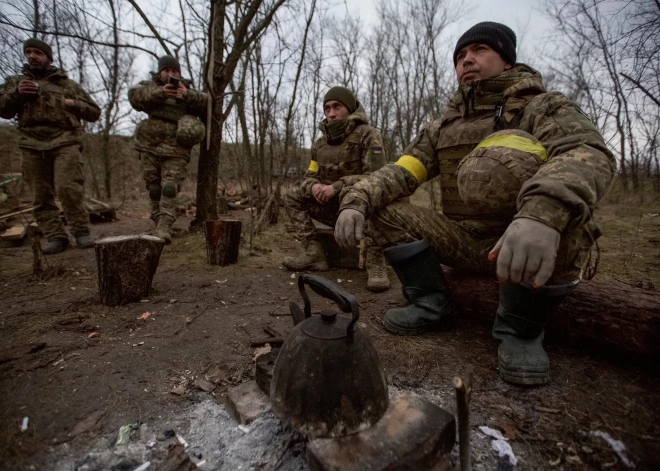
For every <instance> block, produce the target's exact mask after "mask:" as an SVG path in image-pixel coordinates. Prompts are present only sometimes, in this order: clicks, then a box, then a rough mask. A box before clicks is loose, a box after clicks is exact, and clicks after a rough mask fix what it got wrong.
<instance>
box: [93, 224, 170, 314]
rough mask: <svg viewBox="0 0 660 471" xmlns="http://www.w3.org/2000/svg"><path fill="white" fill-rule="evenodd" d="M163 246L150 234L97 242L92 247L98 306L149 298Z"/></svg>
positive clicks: (161, 242)
mask: <svg viewBox="0 0 660 471" xmlns="http://www.w3.org/2000/svg"><path fill="white" fill-rule="evenodd" d="M163 247H165V241H164V240H163V239H160V238H158V237H154V236H149V235H139V236H138V235H129V236H117V237H106V238H105V239H101V240H97V241H96V243H95V244H94V248H95V249H96V265H97V268H98V278H99V292H100V295H101V303H102V304H105V305H106V306H120V305H122V304H127V303H131V302H136V301H139V300H140V299H143V298H146V297H147V296H149V293H150V292H151V281H152V280H153V278H154V274H155V273H156V269H157V268H158V262H159V261H160V254H161V253H162V251H163Z"/></svg>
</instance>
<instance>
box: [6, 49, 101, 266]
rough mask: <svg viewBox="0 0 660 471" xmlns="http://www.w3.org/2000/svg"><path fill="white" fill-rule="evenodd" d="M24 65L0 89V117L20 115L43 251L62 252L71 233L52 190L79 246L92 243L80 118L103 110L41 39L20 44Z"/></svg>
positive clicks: (91, 119) (26, 174)
mask: <svg viewBox="0 0 660 471" xmlns="http://www.w3.org/2000/svg"><path fill="white" fill-rule="evenodd" d="M23 53H24V54H25V59H26V60H27V64H25V65H24V66H23V70H22V74H21V75H13V76H11V77H9V78H7V81H6V82H5V84H4V85H3V86H2V88H1V89H0V116H1V117H2V118H5V119H11V118H14V117H16V116H18V131H19V133H20V140H19V144H18V145H19V147H20V149H21V156H22V171H23V176H24V177H25V180H26V181H27V183H28V185H29V186H30V189H31V190H32V193H33V195H34V204H35V210H34V214H35V217H36V218H37V223H38V224H39V227H40V228H41V230H42V231H43V233H44V235H45V236H46V238H47V239H48V242H47V244H46V245H45V246H44V247H43V252H44V253H45V254H55V253H58V252H63V251H64V250H66V249H67V247H68V246H69V237H68V236H67V233H66V231H65V230H64V227H63V225H62V222H61V221H60V209H59V208H58V207H57V204H55V188H56V185H57V196H58V197H59V199H60V201H61V203H62V208H63V209H64V214H65V216H66V218H67V221H68V223H69V227H70V229H71V232H72V234H73V236H74V237H75V238H76V244H77V245H78V247H79V248H82V249H84V248H88V247H92V246H93V245H94V239H93V238H92V236H91V235H90V233H89V215H88V214H87V212H86V211H85V207H84V206H83V197H84V188H83V185H84V183H85V178H84V175H83V167H82V158H81V155H80V151H81V149H82V141H81V135H82V126H81V124H80V120H81V119H83V120H85V121H89V122H94V121H96V120H98V119H99V116H100V115H101V110H100V108H99V107H98V105H97V104H96V103H94V100H92V99H91V97H90V96H89V95H88V94H87V93H86V92H85V91H84V90H83V89H82V88H81V87H80V85H78V84H77V83H76V82H74V81H73V80H70V79H69V78H68V77H67V75H66V73H65V72H64V71H63V70H61V69H59V68H57V67H54V66H53V65H52V63H53V51H52V49H51V47H50V45H48V44H47V43H45V42H44V41H41V40H39V39H35V38H32V39H28V40H27V41H25V42H24V43H23Z"/></svg>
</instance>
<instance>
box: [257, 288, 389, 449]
mask: <svg viewBox="0 0 660 471" xmlns="http://www.w3.org/2000/svg"><path fill="white" fill-rule="evenodd" d="M305 285H307V286H309V287H310V288H311V289H312V291H314V292H315V293H317V294H318V295H320V296H322V297H324V298H327V299H330V300H332V301H334V302H335V303H336V304H337V307H339V309H340V310H341V311H342V312H345V313H350V314H351V316H352V317H350V318H349V317H346V316H342V315H338V313H337V312H335V311H331V310H328V311H323V312H321V313H320V315H314V316H313V315H312V307H311V303H310V300H309V296H308V294H307V292H306V291H305ZM298 290H299V291H300V295H301V296H302V298H303V301H304V303H305V307H304V311H303V310H302V309H300V307H299V306H298V305H297V304H295V303H291V304H290V305H289V306H290V309H291V315H292V317H293V319H294V323H295V324H296V325H295V327H294V329H293V331H292V332H291V333H290V334H289V336H288V337H287V338H286V340H285V341H284V344H283V345H282V348H281V350H280V353H279V355H278V357H277V361H276V363H275V369H274V371H273V379H272V382H271V386H270V400H271V407H272V409H273V412H274V413H275V415H277V417H279V419H280V420H282V421H283V422H284V423H286V424H288V425H289V426H291V427H292V428H294V429H296V430H298V431H299V432H301V433H303V434H305V435H307V436H309V437H310V438H318V437H340V436H345V435H351V434H354V433H357V432H360V431H361V430H364V429H366V428H369V427H370V426H372V425H373V424H375V423H376V422H377V421H378V420H379V419H380V418H381V416H382V415H383V414H384V413H385V410H386V409H387V405H388V395H387V382H386V380H385V373H384V371H383V366H382V363H381V361H380V357H379V356H378V353H377V352H376V349H375V347H374V346H373V344H372V343H371V340H370V339H369V337H368V336H367V335H366V334H365V333H364V332H363V331H362V330H361V329H360V328H359V327H358V326H357V320H358V319H359V317H360V313H359V309H358V303H357V300H356V299H355V297H354V296H353V295H352V294H350V293H348V292H346V291H345V290H343V289H342V288H340V287H339V286H337V285H336V284H334V283H333V282H331V281H329V280H328V279H326V278H323V277H321V276H317V275H301V276H300V277H299V278H298Z"/></svg>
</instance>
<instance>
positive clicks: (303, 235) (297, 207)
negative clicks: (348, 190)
mask: <svg viewBox="0 0 660 471" xmlns="http://www.w3.org/2000/svg"><path fill="white" fill-rule="evenodd" d="M282 201H283V202H284V208H285V209H286V213H287V214H288V215H289V218H290V219H291V223H292V224H293V229H294V231H295V238H296V240H297V241H298V242H303V241H309V240H314V238H315V237H316V228H315V227H314V223H313V222H312V219H316V220H317V221H319V222H322V223H323V224H325V225H327V226H330V227H335V224H336V223H337V217H338V212H339V196H335V197H334V198H332V200H330V201H329V202H328V203H326V204H321V203H319V202H318V201H316V199H315V198H314V197H313V196H307V195H303V193H302V190H301V189H300V188H292V189H290V190H288V191H287V192H286V193H285V194H284V198H283V199H282Z"/></svg>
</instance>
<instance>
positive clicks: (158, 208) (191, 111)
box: [128, 56, 207, 244]
mask: <svg viewBox="0 0 660 471" xmlns="http://www.w3.org/2000/svg"><path fill="white" fill-rule="evenodd" d="M170 77H174V79H170ZM172 81H178V86H175V85H173V84H172V83H171V82H172ZM128 99H129V101H130V102H131V105H132V106H133V108H134V109H136V110H137V111H143V112H145V113H147V114H148V115H149V118H148V119H146V120H144V121H142V122H141V123H140V124H138V126H137V128H136V130H135V149H136V150H137V151H138V152H139V153H140V161H141V162H142V172H143V176H144V181H145V183H146V185H147V190H148V191H149V199H150V202H151V219H152V220H153V221H154V222H155V223H156V235H157V236H158V237H160V238H162V239H164V240H165V242H166V243H168V244H169V243H170V242H171V241H172V224H173V223H174V221H175V220H176V212H175V209H176V203H177V199H176V197H177V193H178V191H179V188H180V186H181V183H182V182H183V179H184V178H185V176H186V164H187V163H188V162H189V161H190V150H191V149H192V147H193V146H194V145H195V144H199V143H200V142H201V141H202V140H203V139H204V134H205V133H206V129H205V126H204V123H202V121H200V119H199V118H200V117H202V116H205V114H206V105H207V95H206V93H201V92H198V91H195V90H192V89H191V84H190V82H189V81H188V80H185V79H182V78H181V66H180V65H179V61H177V60H176V59H175V58H174V57H172V56H163V57H161V58H160V59H159V61H158V72H156V73H153V74H152V77H151V80H147V81H144V82H140V83H139V84H137V85H135V86H133V87H131V89H130V90H129V91H128Z"/></svg>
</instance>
